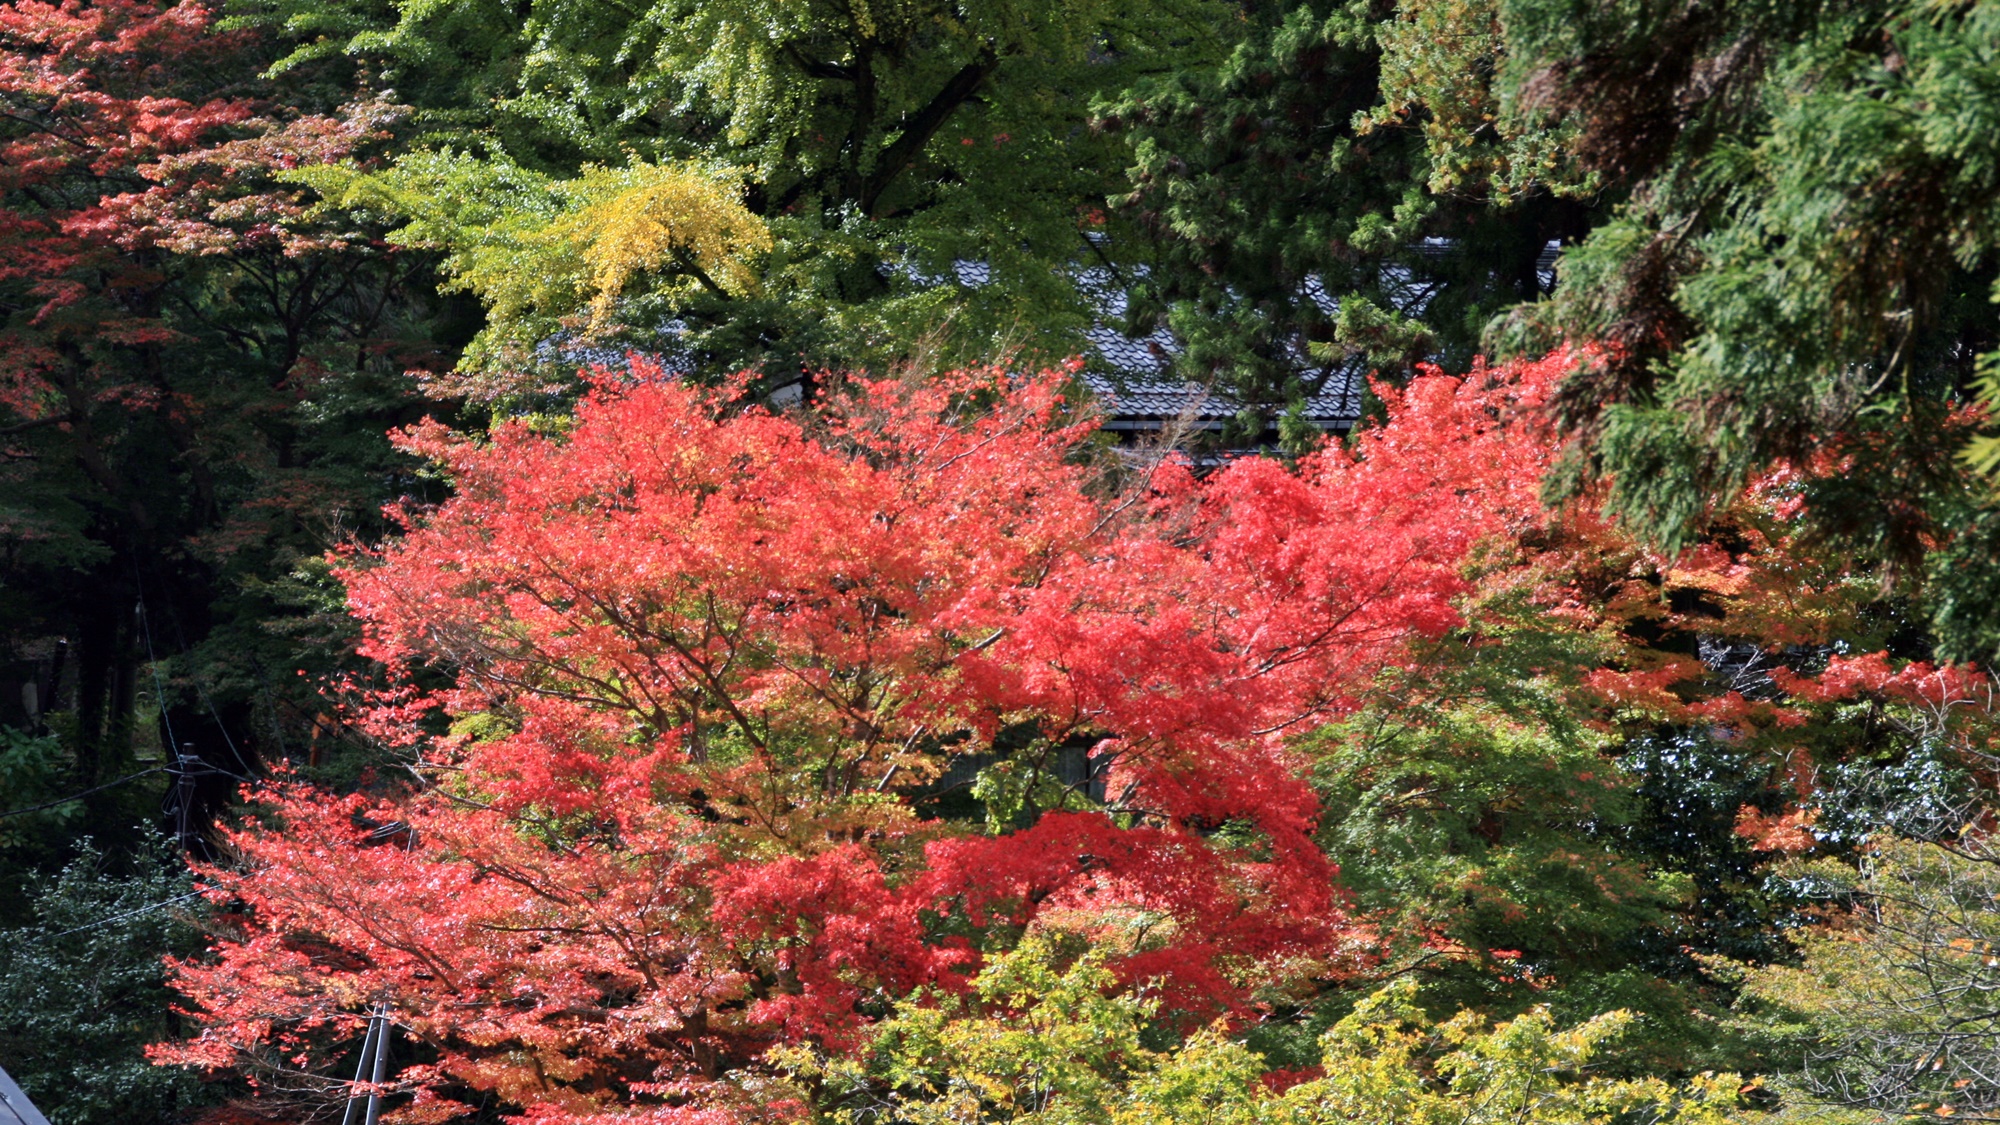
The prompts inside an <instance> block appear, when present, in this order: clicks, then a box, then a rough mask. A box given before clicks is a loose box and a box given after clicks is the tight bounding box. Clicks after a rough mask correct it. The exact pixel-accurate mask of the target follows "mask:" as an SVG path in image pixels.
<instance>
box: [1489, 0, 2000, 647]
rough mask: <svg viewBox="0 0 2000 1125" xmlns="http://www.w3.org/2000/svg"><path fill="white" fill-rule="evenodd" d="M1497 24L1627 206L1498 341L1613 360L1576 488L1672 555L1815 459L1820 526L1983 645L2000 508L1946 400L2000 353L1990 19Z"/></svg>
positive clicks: (1537, 101) (1801, 13)
mask: <svg viewBox="0 0 2000 1125" xmlns="http://www.w3.org/2000/svg"><path fill="white" fill-rule="evenodd" d="M1501 10H1502V18H1503V23H1504V26H1505V28H1506V33H1507V48H1508V59H1507V63H1506V68H1507V69H1506V80H1505V81H1504V82H1503V84H1502V85H1503V88H1504V89H1505V90H1506V92H1507V93H1508V95H1509V98H1510V106H1511V113H1512V114H1513V115H1514V117H1515V118H1516V119H1519V120H1547V121H1553V120H1560V121H1563V122H1565V123H1568V124H1569V125H1571V126H1572V127H1574V128H1575V129H1576V134H1575V140H1574V151H1575V152H1576V154H1577V156H1578V158H1579V159H1580V160H1581V161H1582V162H1583V163H1584V165H1585V166H1586V167H1588V168H1589V169H1591V170H1592V171H1593V172H1595V173H1596V174H1597V175H1599V176H1600V177H1602V178H1603V179H1604V180H1605V182H1607V183H1608V184H1610V185H1612V186H1613V187H1614V188H1615V189H1616V191H1617V193H1618V197H1619V199H1620V202H1619V203H1618V205H1617V207H1616V211H1615V214H1614V215H1613V216H1612V217H1611V218H1610V220H1609V221H1607V222H1606V223H1604V224H1603V225H1602V226H1600V227H1599V228H1598V229H1596V230H1595V231H1593V232H1592V233H1591V234H1590V236H1589V237H1588V238H1587V239H1586V240H1584V241H1583V243H1582V244H1581V245H1580V246H1578V247H1576V248H1575V249H1574V250H1573V251H1571V252H1569V253H1567V254H1565V256H1564V258H1563V275H1564V284H1563V287H1562V288H1561V290H1559V291H1558V293H1557V294H1556V297H1555V300H1554V301H1553V302H1552V303H1551V304H1549V305H1547V306H1546V307H1544V308H1541V309H1537V310H1532V311H1530V312H1529V313H1527V314H1524V315H1522V316H1519V317H1516V318H1514V319H1512V320H1511V321H1509V322H1507V323H1506V324H1505V325H1503V326H1502V330H1501V331H1499V332H1498V334H1497V336H1496V339H1499V340H1502V341H1512V342H1513V343H1514V344H1517V345H1518V344H1521V343H1528V342H1532V341H1534V340H1537V339H1540V338H1542V337H1541V336H1539V335H1538V334H1539V333H1541V332H1545V331H1548V330H1557V331H1561V332H1564V333H1567V334H1569V335H1570V336H1571V337H1572V338H1578V339H1589V340H1595V341H1599V342H1601V343H1603V344H1604V345H1606V348H1605V351H1604V352H1603V354H1602V356H1601V360H1600V362H1599V363H1598V364H1597V365H1596V367H1595V368H1594V369H1593V370H1591V371H1589V372H1587V373H1584V374H1580V375H1578V376H1577V377H1576V378H1575V379H1574V380H1573V382H1572V384H1571V386H1570V388H1569V391H1568V393H1567V396H1566V399H1565V401H1564V403H1563V414H1564V417H1565V421H1566V423H1567V426H1568V428H1569V432H1570V434H1571V435H1572V437H1573V438H1574V439H1575V442H1576V446H1575V454H1576V456H1575V457H1574V459H1573V461H1572V464H1571V465H1570V467H1569V470H1568V471H1567V473H1566V474H1565V476H1564V477H1563V478H1562V479H1561V480H1559V482H1558V483H1559V485H1561V486H1562V487H1567V488H1574V487H1575V486H1576V485H1577V484H1578V483H1579V482H1581V481H1582V480H1585V479H1591V478H1595V479H1601V480H1603V481H1605V482H1606V487H1607V488H1608V500H1607V503H1608V505H1609V507H1610V509H1611V510H1612V511H1613V512H1615V513H1617V514H1618V515H1619V516H1620V517H1621V518H1623V519H1624V520H1626V521H1627V522H1628V523H1630V524H1631V525H1632V526H1634V527H1637V528H1640V529H1643V530H1644V531H1645V532H1646V533H1648V534H1649V535H1651V536H1652V537H1654V539H1655V540H1656V541H1658V542H1660V543H1663V544H1665V545H1667V546H1669V547H1678V546H1680V545H1683V544H1686V543H1688V542H1690V541H1691V537H1692V536H1693V535H1695V534H1696V533H1697V529H1698V528H1699V525H1700V523H1701V521H1702V519H1703V518H1704V517H1705V516H1706V515H1707V513H1709V512H1711V511H1712V510H1713V509H1714V507H1715V505H1716V504H1717V503H1718V502H1720V501H1723V500H1726V498H1728V497H1730V496H1733V495H1734V494H1735V492H1736V490H1737V489H1739V488H1740V487H1741V486H1742V485H1743V483H1744V482H1745V481H1746V480H1748V479H1750V478H1751V477H1753V476H1754V475H1756V474H1757V473H1759V472H1761V471H1763V470H1764V469H1766V468H1767V467H1769V466H1771V465H1773V464H1775V463H1778V462H1784V461H1789V462H1792V463H1796V464H1799V465H1801V466H1810V467H1812V468H1814V469H1815V474H1814V475H1815V478H1816V480H1815V484H1814V486H1813V489H1812V491H1811V493H1810V501H1811V502H1810V504H1809V507H1808V511H1809V513H1810V514H1811V515H1812V516H1813V518H1814V519H1815V520H1816V521H1817V523H1818V525H1819V527H1820V529H1821V530H1822V531H1823V532H1825V533H1827V534H1829V535H1831V536H1833V537H1834V540H1835V541H1837V542H1841V543H1844V544H1848V545H1849V546H1848V548H1846V549H1851V550H1857V551H1859V552H1860V553H1862V554H1863V555H1864V556H1866V557H1868V558H1871V559H1873V560H1876V561H1878V562H1881V563H1883V564H1886V565H1889V566H1891V567H1895V568H1900V569H1901V570H1902V571H1903V572H1904V573H1906V574H1912V575H1917V576H1920V575H1921V574H1922V572H1924V571H1925V570H1926V569H1928V571H1929V572H1930V576H1931V577H1932V578H1933V579H1934V580H1935V583H1936V589H1935V593H1936V597H1935V598H1934V600H1933V608H1934V611H1935V614H1936V627H1937V630H1938V634H1939V639H1940V641H1941V642H1942V643H1943V645H1944V646H1945V649H1946V650H1947V651H1948V652H1950V653H1951V654H1953V655H1956V656H1959V657H1962V658H1982V659H1983V658H1986V657H1988V656H1990V655H1991V654H1992V653H1993V652H1994V651H1995V649H1996V645H2000V630H1996V628H1995V619H1994V617H1993V612H1992V608H1991V607H1992V604H1993V603H1994V600H1995V599H1994V597H1993V592H1994V590H1995V589H1996V587H1995V585H1994V581H1993V579H1994V575H1993V572H1992V568H1991V566H1990V564H1989V563H1988V562H1987V561H1986V560H1987V559H1988V558H1989V557H1990V556H1991V553H1992V545H1993V542H1994V536H1995V534H1996V531H1995V529H1996V526H2000V524H1996V520H2000V515H1996V509H1995V508H1994V507H1993V505H1992V503H1991V500H1990V486H1989V485H1988V484H1987V483H1986V482H1984V481H1980V480H1976V479H1971V478H1970V474H1969V470H1968V467H1967V465H1966V463H1965V462H1964V461H1962V460H1961V459H1960V454H1961V452H1962V451H1963V450H1964V448H1965V441H1966V438H1967V436H1968V428H1967V424H1966V422H1965V421H1964V420H1963V419H1962V418H1956V417H1955V415H1954V411H1956V410H1958V409H1959V408H1962V407H1963V406H1965V405H1966V404H1967V403H1968V402H1969V401H1970V400H1971V394H1972V392H1973V390H1974V388H1975V383H1976V380H1977V377H1978V374H1979V369H1980V364H1981V362H1982V358H1981V357H1982V356H1990V355H1991V354H1992V352H1993V349H1994V347H1995V344H1996V342H2000V336H1996V333H1995V331H1994V328H1993V324H1994V321H1993V312H1992V308H1991V301H1992V298H1993V297H1994V295H1995V290H1994V284H1995V279H1996V270H2000V256H1996V251H2000V230H1997V229H1996V226H1995V223H1996V219H2000V143H1996V141H1995V138H1996V137H2000V84H1996V82H1995V80H1994V76H1995V74H1996V73H2000V58H1996V54H1995V52H1996V49H2000V48H1996V44H2000V5H1995V4H1992V3H1988V2H1983V0H1973V2H1967V3H1931V2H1928V0H1868V2H1864V3H1847V4H1820V3H1758V4H1737V5H1726V6H1722V7H1719V8H1718V7H1712V6H1705V5H1689V4H1683V3H1677V2H1667V0H1619V2H1616V3H1605V4H1583V3H1576V2H1572V0H1505V3H1503V4H1502V8H1501ZM1986 362H1990V360H1988V361H1986ZM1988 448H1989V449H1990V447H1988ZM1988 458H1989V460H1990V453H1989V454H1988ZM1940 542H1948V543H1950V544H1951V546H1949V547H1948V548H1947V549H1945V550H1943V551H1941V552H1938V553H1935V554H1928V555H1927V551H1928V550H1929V549H1930V547H1931V546H1932V545H1934V544H1937V543H1940Z"/></svg>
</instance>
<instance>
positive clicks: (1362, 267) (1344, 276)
mask: <svg viewBox="0 0 2000 1125" xmlns="http://www.w3.org/2000/svg"><path fill="white" fill-rule="evenodd" d="M1246 13H1247V15H1246V20H1247V23H1248V28H1247V30H1246V34H1245V35H1244V36H1243V38H1242V41H1241V42H1240V43H1238V44H1237V45H1236V47H1235V49H1234V50H1233V51H1231V52H1230V54H1229V55H1228V57H1227V58H1226V59H1224V60H1222V61H1221V62H1220V63H1219V64H1216V65H1212V66H1206V67H1184V68H1181V69H1178V70H1176V71H1174V72H1172V73H1168V74H1161V75H1152V76H1147V77H1145V78H1143V79H1142V80H1141V81H1140V82H1138V83H1137V84H1136V85H1135V86H1134V88H1133V89H1132V91H1131V92H1130V93H1129V94H1127V95H1125V96H1123V97H1121V98H1118V99H1114V100H1112V101H1109V102H1106V103H1105V104H1103V105H1102V106H1100V114H1101V116H1102V119H1103V123H1104V124H1105V126H1107V127H1108V128H1110V129H1111V130H1112V131H1114V132H1115V133H1117V134H1118V135H1121V136H1123V137H1125V138H1126V139H1127V141H1128V142H1129V143H1130V144H1131V145H1132V151H1133V160H1134V167H1133V168H1132V170H1131V176H1132V189H1131V190H1130V192H1129V193H1128V194H1126V195H1125V196H1124V198H1123V200H1122V204H1123V206H1122V208H1121V212H1122V213H1123V214H1126V215H1128V216H1130V217H1131V218H1132V220H1133V221H1135V222H1137V223H1138V224H1139V225H1140V226H1141V228H1142V229H1144V230H1145V231H1146V232H1148V234H1149V235H1150V236H1151V237H1152V238H1153V239H1155V240H1156V244H1155V245H1154V246H1152V247H1149V250H1151V251H1152V252H1153V254H1154V255H1155V256H1154V257H1153V258H1151V259H1150V260H1149V261H1148V263H1147V265H1146V270H1145V272H1143V273H1137V272H1135V273H1133V274H1132V275H1131V277H1130V278H1129V281H1130V284H1131V287H1132V290H1133V296H1134V301H1133V303H1132V307H1131V319H1132V321H1133V323H1132V327H1134V328H1135V329H1147V328H1150V327H1151V326H1153V325H1154V324H1157V323H1159V322H1162V321H1164V322H1165V323H1167V324H1169V325H1171V327H1172V328H1173V330H1174V332H1175V333H1176V335H1177V336H1179V337H1180V338H1181V339H1182V340H1183V341H1185V343H1186V350H1185V351H1184V352H1183V354H1182V355H1181V356H1180V358H1179V361H1178V365H1179V370H1180V373H1181V374H1182V375H1184V376H1185V377H1187V378H1189V379H1191V380H1193V381H1195V382H1198V383H1202V384H1215V385H1218V386H1221V387H1223V388H1226V389H1228V390H1229V391H1231V392H1232V393H1233V394H1235V395H1236V396H1238V397H1239V399H1240V400H1241V401H1244V402H1247V403H1250V404H1254V405H1255V406H1260V407H1262V408H1263V410H1264V411H1265V412H1270V411H1273V410H1279V409H1283V408H1284V407H1285V406H1287V405H1288V404H1289V403H1292V402H1295V401H1297V400H1298V399H1299V398H1300V397H1301V396H1302V395H1305V394H1310V393H1315V392H1317V391H1319V390H1321V389H1322V388H1326V387H1327V386H1328V381H1329V380H1332V379H1336V378H1337V379H1345V378H1346V377H1347V375H1348V372H1349V371H1350V370H1351V365H1352V364H1353V362H1354V361H1356V360H1360V361H1361V362H1363V363H1365V364H1366V365H1369V366H1376V367H1379V368H1381V369H1382V370H1384V371H1385V372H1386V373H1389V374H1391V375H1400V374H1401V373H1402V372H1403V371H1404V370H1406V369H1407V368H1408V367H1409V366H1410V365H1411V364H1413V363H1416V362H1419V361H1423V360H1443V361H1445V362H1447V363H1450V364H1453V365H1455V366H1462V365H1466V364H1469V363H1470V362H1471V360H1472V357H1473V353H1474V351H1475V349H1476V345H1477V341H1478V339H1479V333H1480V331H1481V329H1482V328H1483V327H1484V326H1485V324H1486V322H1487V320H1488V319H1489V318H1490V317H1492V316H1493V315H1494V314H1495V313H1497V312H1499V311H1501V310H1503V309H1505V308H1508V307H1510V306H1512V305H1514V304H1515V303H1517V302H1520V301H1527V300H1534V299H1536V298H1537V297H1539V296H1540V295H1542V294H1544V293H1546V292H1547V290H1548V288H1549V286H1550V284H1551V282H1552V278H1551V277H1549V276H1546V275H1545V274H1543V273H1542V272H1541V271H1540V270H1539V269H1538V259H1539V257H1540V255H1541V254H1542V253H1543V249H1544V247H1545V246H1546V244H1547V243H1548V242H1549V241H1550V240H1552V239H1564V238H1573V237H1576V236H1578V235H1580V234H1581V233H1582V232H1583V231H1584V230H1585V229H1586V224H1587V222H1588V220H1589V216H1590V207H1589V204H1588V195H1589V192H1590V190H1591V187H1592V180H1591V177H1589V176H1588V175H1586V174H1584V173H1583V172H1582V171H1581V170H1579V169H1578V168H1576V167H1574V166H1573V162H1572V161H1571V160H1570V159H1569V158H1568V156H1567V155H1566V150H1565V149H1564V148H1563V146H1562V144H1561V139H1562V137H1563V130H1561V129H1542V128H1522V129H1518V130H1517V129H1511V128H1509V127H1508V123H1507V122H1504V121H1502V120H1500V118H1499V116H1498V109H1499V106H1498V95H1497V93H1496V92H1495V90H1494V89H1493V88H1492V83H1491V76H1492V72H1493V69H1494V67H1495V66H1496V65H1497V64H1498V63H1499V62H1500V61H1501V60H1502V59H1503V58H1504V55H1505V46H1504V41H1503V38H1502V35H1501V28H1500V24H1499V20H1498V5H1497V4H1496V3H1494V2H1491V0H1453V2H1450V3H1428V2H1425V3H1416V2H1406V3H1402V4H1389V3H1379V2H1378V3H1364V4H1348V3H1332V2H1326V0H1319V2H1314V3H1307V4H1299V5H1289V4H1280V5H1272V4H1254V5H1248V6H1247V7H1246ZM1335 389H1337V387H1336V388H1335ZM1251 428H1253V429H1261V428H1262V426H1261V424H1259V423H1257V422H1255V421H1252V422H1251Z"/></svg>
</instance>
